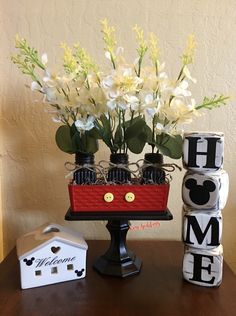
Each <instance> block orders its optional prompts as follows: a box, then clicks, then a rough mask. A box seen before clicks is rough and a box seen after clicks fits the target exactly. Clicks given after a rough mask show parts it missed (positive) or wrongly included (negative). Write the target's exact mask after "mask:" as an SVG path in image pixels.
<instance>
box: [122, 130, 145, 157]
mask: <svg viewBox="0 0 236 316" xmlns="http://www.w3.org/2000/svg"><path fill="white" fill-rule="evenodd" d="M146 141H147V135H146V134H145V132H141V133H139V134H138V135H137V136H136V137H132V138H128V139H127V140H126V143H127V146H128V149H129V150H130V151H131V152H132V153H134V154H140V153H141V152H142V151H143V148H144V146H145V144H146Z"/></svg>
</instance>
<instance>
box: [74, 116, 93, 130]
mask: <svg viewBox="0 0 236 316" xmlns="http://www.w3.org/2000/svg"><path fill="white" fill-rule="evenodd" d="M94 120H95V117H94V116H89V117H87V118H80V119H78V120H77V121H75V126H76V128H77V130H78V131H79V132H80V131H89V130H91V129H92V128H93V127H94Z"/></svg>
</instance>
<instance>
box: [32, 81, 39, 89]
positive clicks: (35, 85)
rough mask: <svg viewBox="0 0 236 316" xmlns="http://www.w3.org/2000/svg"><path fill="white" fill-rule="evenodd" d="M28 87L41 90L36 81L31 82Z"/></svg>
mask: <svg viewBox="0 0 236 316" xmlns="http://www.w3.org/2000/svg"><path fill="white" fill-rule="evenodd" d="M30 88H31V90H32V91H41V86H40V85H39V84H38V82H36V81H32V82H31V86H30Z"/></svg>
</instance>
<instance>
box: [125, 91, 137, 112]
mask: <svg viewBox="0 0 236 316" xmlns="http://www.w3.org/2000/svg"><path fill="white" fill-rule="evenodd" d="M124 100H125V101H126V102H127V106H129V107H130V108H131V110H133V111H136V110H138V107H139V99H138V98H137V97H135V96H134V95H128V94H126V95H124Z"/></svg>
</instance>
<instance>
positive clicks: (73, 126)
mask: <svg viewBox="0 0 236 316" xmlns="http://www.w3.org/2000/svg"><path fill="white" fill-rule="evenodd" d="M77 131H78V130H77V128H76V126H75V123H73V124H72V125H71V127H70V136H71V138H72V137H73V136H74V134H75V133H76V132H77Z"/></svg>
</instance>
